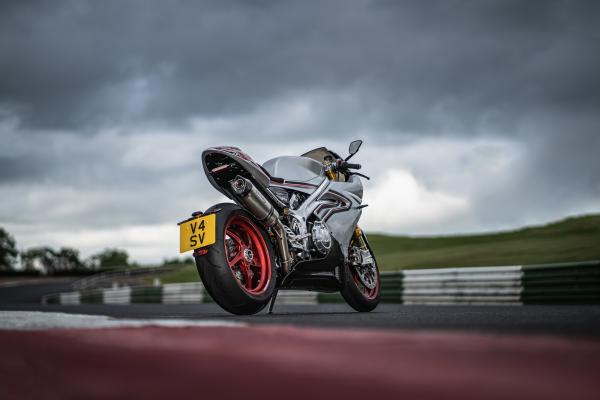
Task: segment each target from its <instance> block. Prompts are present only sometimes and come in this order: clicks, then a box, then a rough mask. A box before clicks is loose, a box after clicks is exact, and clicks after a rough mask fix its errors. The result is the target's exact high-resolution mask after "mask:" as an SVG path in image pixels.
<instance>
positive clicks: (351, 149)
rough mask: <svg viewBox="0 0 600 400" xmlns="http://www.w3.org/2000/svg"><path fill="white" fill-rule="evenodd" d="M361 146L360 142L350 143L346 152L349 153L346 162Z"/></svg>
mask: <svg viewBox="0 0 600 400" xmlns="http://www.w3.org/2000/svg"><path fill="white" fill-rule="evenodd" d="M361 145H362V140H360V139H359V140H354V141H353V142H351V143H350V147H349V148H348V152H349V153H350V155H349V156H348V158H346V160H349V159H350V157H352V156H353V155H355V154H356V153H357V152H358V149H360V146H361Z"/></svg>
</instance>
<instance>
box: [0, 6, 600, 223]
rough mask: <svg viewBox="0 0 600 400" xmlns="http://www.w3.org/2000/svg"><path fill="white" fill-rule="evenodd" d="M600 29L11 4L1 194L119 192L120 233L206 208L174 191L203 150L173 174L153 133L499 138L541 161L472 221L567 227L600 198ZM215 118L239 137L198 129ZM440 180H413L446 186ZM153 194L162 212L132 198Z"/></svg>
mask: <svg viewBox="0 0 600 400" xmlns="http://www.w3.org/2000/svg"><path fill="white" fill-rule="evenodd" d="M598 20H600V2H596V1H486V0H481V1H452V0H447V1H410V2H406V1H358V0H357V1H345V0H344V1H342V0H338V1H326V2H325V1H314V2H312V1H297V2H291V1H287V2H283V1H227V2H226V1H204V2H199V1H198V2H196V1H172V2H164V1H127V2H123V1H102V2H92V1H88V2H86V1H47V2H45V1H38V2H27V1H12V2H11V1H4V2H1V3H0V190H1V189H3V187H7V186H6V185H17V184H21V185H23V186H27V185H31V187H34V185H35V184H41V183H43V184H45V185H46V186H44V187H45V188H46V190H47V192H52V191H53V190H54V188H55V186H61V187H63V188H64V187H68V188H69V187H76V188H77V189H78V190H90V191H92V190H96V189H95V188H96V187H97V188H98V190H102V189H104V190H114V196H113V195H112V193H113V192H110V193H111V195H108V196H107V197H108V199H107V200H106V202H107V203H108V204H109V205H110V208H108V211H106V212H104V213H100V212H97V213H96V214H95V216H96V217H97V218H99V219H100V218H101V219H102V223H103V224H104V226H109V225H111V224H116V223H123V221H135V222H136V223H153V222H156V220H160V221H169V220H170V219H172V218H174V217H173V213H174V212H175V211H173V212H171V211H172V210H173V209H175V208H176V205H172V206H171V209H170V210H169V211H168V212H167V211H164V212H163V213H162V214H161V216H160V217H158V216H156V213H155V212H154V210H153V209H152V207H156V208H157V209H159V208H160V209H163V208H165V206H164V204H163V203H164V202H165V200H164V199H165V196H167V194H168V195H170V196H171V197H177V198H178V199H182V198H184V197H185V198H186V199H192V198H193V195H192V194H191V193H192V189H189V187H192V185H193V184H192V183H190V182H192V181H193V179H198V178H197V177H196V176H194V177H193V179H192V178H190V177H189V176H187V177H186V178H185V179H188V178H190V179H189V180H190V182H188V181H186V184H189V187H186V190H188V189H189V190H188V191H187V192H185V196H184V195H183V194H182V193H183V192H181V193H179V192H178V193H179V195H178V196H177V195H175V194H173V193H175V192H177V190H178V188H179V187H181V185H180V181H178V178H180V177H182V176H184V174H185V173H186V171H187V172H188V173H189V171H191V170H193V168H196V167H197V163H198V161H197V160H198V154H199V151H201V150H200V149H199V148H198V149H196V150H195V151H196V152H195V153H189V154H187V156H188V157H189V159H190V163H189V164H181V165H179V166H178V167H177V168H175V167H173V170H168V169H167V170H163V169H160V168H159V167H161V166H163V167H164V165H163V164H165V154H164V153H161V152H159V151H154V152H153V151H149V152H148V154H149V155H150V156H148V157H155V158H156V164H157V167H156V168H154V167H153V166H149V163H147V162H141V163H140V160H142V161H143V160H144V157H143V156H135V157H137V158H135V157H134V158H135V160H134V161H135V162H133V161H132V162H128V161H127V160H128V157H131V152H132V151H134V150H135V149H136V147H139V146H140V145H141V144H143V141H138V142H128V141H127V139H130V138H131V137H133V136H136V135H140V136H143V135H146V136H151V135H150V134H148V132H152V134H157V132H158V134H163V133H164V134H165V135H169V134H171V135H172V136H177V135H186V134H187V135H188V136H190V137H191V136H193V134H195V133H197V132H200V131H201V132H202V135H204V136H205V137H202V138H195V137H194V138H190V139H189V140H190V141H191V140H192V139H193V140H194V141H195V143H197V142H200V141H202V143H203V144H204V143H207V144H216V141H220V143H222V144H236V145H239V146H242V147H244V146H245V145H248V144H254V143H256V142H259V143H261V142H262V143H275V144H276V145H279V144H281V143H286V142H287V141H294V140H295V141H298V140H305V139H306V140H309V139H312V140H319V138H322V137H328V138H330V139H335V140H337V141H339V142H340V143H343V142H345V141H347V139H348V138H354V137H358V136H360V137H362V138H364V139H366V141H367V142H368V143H372V144H378V145H391V146H400V145H403V144H407V145H408V144H411V143H414V142H416V141H418V140H421V139H423V140H427V139H429V140H431V139H433V140H437V139H438V138H443V139H445V138H457V139H460V140H463V141H470V140H471V139H477V138H492V139H494V140H496V139H502V140H506V141H508V142H510V143H511V145H514V147H515V149H516V150H521V151H522V153H523V154H524V156H523V157H522V159H519V160H520V161H519V164H518V169H517V170H515V171H513V172H514V175H511V176H507V177H506V178H505V180H504V181H503V183H502V185H500V184H499V185H498V186H497V187H495V188H492V189H489V190H479V189H473V190H472V193H469V200H470V201H471V202H472V205H473V209H472V214H473V215H475V216H476V218H479V219H480V220H481V221H483V222H484V224H483V225H485V226H486V227H487V226H490V227H498V226H507V225H512V226H514V225H515V224H522V223H523V221H525V220H527V218H529V217H530V216H537V219H538V220H540V219H541V220H550V219H554V218H556V217H560V216H563V215H564V214H566V213H571V212H573V210H575V211H577V210H578V209H580V208H581V207H583V206H584V205H587V204H596V205H597V204H598V203H597V199H598V198H600V161H599V160H600V157H598V155H597V151H598V150H597V149H598V148H600V139H599V137H600V115H599V113H598V110H599V109H600V107H599V106H600V74H598V71H600V52H599V51H598V49H599V48H600V28H598ZM288 104H291V105H292V106H294V105H297V106H298V107H299V109H300V112H301V113H302V112H306V113H307V115H308V117H306V118H304V119H302V118H300V119H301V120H302V121H301V122H302V123H304V122H305V120H309V121H310V123H307V124H306V125H302V123H299V124H298V125H297V126H292V125H293V123H288V124H287V125H286V124H283V125H282V126H283V128H281V130H280V131H278V130H275V129H273V128H271V126H279V125H278V124H280V123H282V122H286V121H288V120H292V119H293V118H292V117H293V116H292V115H290V114H291V113H292V112H291V111H290V108H286V105H288ZM304 106H307V109H308V111H306V110H305V109H304V108H303V107H304ZM291 110H292V111H293V110H295V109H294V108H293V107H291ZM245 118H248V119H245ZM252 118H255V119H252ZM197 119H200V120H202V121H205V122H206V121H209V122H211V121H225V122H228V123H232V126H234V128H235V129H230V130H225V131H219V130H216V132H217V133H215V134H212V133H211V131H210V129H205V130H194V120H197ZM232 121H233V122H232ZM245 124H248V125H249V128H251V129H246V126H245ZM217 125H218V124H217ZM290 127H291V128H295V130H293V129H292V131H288V130H287V129H288V128H290ZM210 128H211V129H212V128H213V126H212V125H210ZM107 132H108V133H107ZM223 132H225V133H223ZM199 139H200V140H199ZM151 140H154V139H152V138H148V139H147V140H146V141H151ZM173 140H174V139H173ZM177 140H178V142H177V144H176V145H174V144H173V143H172V142H168V141H165V140H164V139H160V140H158V141H157V146H162V148H161V149H160V150H163V149H164V150H170V151H171V153H172V154H170V155H171V158H172V159H173V160H177V159H178V157H181V156H178V154H180V153H183V152H184V151H185V149H186V148H187V147H188V142H187V141H186V140H185V139H183V138H178V139H177ZM173 148H176V150H177V151H176V152H175V151H173ZM423 158H424V159H428V155H427V154H423ZM435 161H436V160H431V161H430V164H434V163H435ZM136 162H138V163H137V164H136ZM174 165H175V164H174ZM177 165H178V164H177ZM384 167H387V166H384ZM372 168H373V169H375V167H372ZM431 169H433V170H434V168H430V167H429V169H428V171H426V172H423V171H419V170H418V169H415V171H414V172H415V174H416V176H417V178H418V180H419V181H420V182H424V183H425V184H430V183H431V182H435V181H436V177H437V176H436V173H435V171H433V172H432V171H431ZM457 170H459V169H457ZM468 172H469V171H465V172H464V173H468ZM460 173H461V172H457V173H456V174H458V176H459V178H460ZM182 179H183V178H182ZM185 179H183V180H185ZM453 182H454V181H453ZM459 183H460V182H459ZM204 184H205V186H204V188H207V186H206V185H207V184H206V182H204ZM433 186H434V185H433V184H432V187H433ZM466 186H468V185H466ZM482 186H483V185H482ZM491 186H493V185H491ZM144 188H146V190H152V192H151V193H149V192H144ZM9 189H10V188H9ZM9 189H7V191H8V192H10V191H11V190H9ZM434 189H435V187H434ZM444 189H445V190H447V191H449V192H452V190H448V188H444ZM459 189H460V188H457V190H456V191H457V192H460V190H459ZM23 190H24V193H23V195H24V196H26V195H27V193H28V191H27V190H26V189H23ZM465 190H466V189H465ZM137 191H139V193H140V194H144V193H146V194H148V195H149V196H150V197H151V198H152V199H153V200H148V202H147V207H138V206H137V205H136V204H137V203H136V202H137V199H135V198H133V199H129V198H127V196H128V193H133V192H137ZM45 195H46V192H44V193H43V194H42V195H39V196H38V197H39V198H43V197H44V196H45ZM95 195H96V193H95V192H94V193H92V194H85V196H82V197H77V196H74V195H73V198H76V199H77V201H80V202H81V203H85V202H86V201H88V200H89V199H90V198H95V197H94V196H95ZM65 196H66V198H69V199H71V197H68V196H71V195H70V192H69V193H68V196H67V195H65ZM30 197H35V196H30ZM80 199H83V200H80ZM30 200H31V198H30ZM34 200H35V201H34ZM38 200H39V199H38V198H34V199H33V200H31V201H32V203H31V204H34V205H35V206H36V207H37V206H38V204H44V202H43V201H41V200H39V203H38V202H37V201H38ZM211 201H212V198H211ZM594 201H596V203H594ZM90 202H91V201H90ZM190 202H191V200H190ZM21 203H22V202H18V201H15V202H14V209H13V208H11V209H10V210H9V211H10V212H9V211H6V210H8V208H6V209H4V210H0V211H3V213H2V214H0V218H5V219H9V217H10V218H13V216H14V215H17V216H18V215H19V210H20V209H19V207H20V206H21ZM103 204H104V203H103ZM101 206H102V204H101V205H99V206H98V207H101ZM32 207H33V206H32ZM597 207H598V206H596V208H597ZM592 208H593V207H592ZM13 210H14V211H13ZM26 211H30V210H26ZM59 211H61V210H59ZM61 212H62V211H61ZM81 213H82V214H85V215H92V214H93V213H91V212H90V211H89V210H88V209H84V208H82V209H81ZM26 214H27V212H23V213H22V215H26ZM56 215H57V217H56V218H57V220H59V221H62V220H63V219H65V218H64V216H63V214H61V213H60V212H57V213H56ZM124 215H126V216H124ZM117 217H118V218H117ZM78 218H83V217H78ZM127 218H129V219H127ZM152 218H155V219H154V220H153V219H152ZM534 219H535V218H534ZM73 221H75V222H77V221H80V220H79V219H77V218H74V219H73ZM486 224H487V225H486Z"/></svg>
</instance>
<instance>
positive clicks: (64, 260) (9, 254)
mask: <svg viewBox="0 0 600 400" xmlns="http://www.w3.org/2000/svg"><path fill="white" fill-rule="evenodd" d="M132 266H136V265H135V263H134V264H131V263H130V262H129V255H128V254H127V251H125V250H121V249H105V250H103V251H101V252H98V253H96V254H94V255H92V256H91V257H88V258H86V259H83V260H82V259H81V258H80V255H79V250H77V249H74V248H71V247H61V248H60V249H58V250H55V249H52V248H50V247H48V246H40V247H33V248H30V249H27V250H24V251H18V250H17V244H16V241H15V239H14V238H13V237H12V235H10V234H9V233H8V232H7V231H6V230H5V229H3V228H2V227H0V272H1V271H18V270H20V271H26V272H35V271H37V272H40V273H43V274H47V275H52V274H55V273H57V272H62V271H82V270H94V269H100V268H114V267H132Z"/></svg>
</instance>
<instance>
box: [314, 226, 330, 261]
mask: <svg viewBox="0 0 600 400" xmlns="http://www.w3.org/2000/svg"><path fill="white" fill-rule="evenodd" d="M311 239H312V243H313V246H314V248H315V249H316V250H317V252H319V253H320V254H321V255H327V253H329V250H330V249H331V233H330V232H329V228H327V225H325V223H324V222H322V221H315V222H314V223H313V226H312V229H311Z"/></svg>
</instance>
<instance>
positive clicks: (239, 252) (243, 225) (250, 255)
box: [195, 203, 277, 315]
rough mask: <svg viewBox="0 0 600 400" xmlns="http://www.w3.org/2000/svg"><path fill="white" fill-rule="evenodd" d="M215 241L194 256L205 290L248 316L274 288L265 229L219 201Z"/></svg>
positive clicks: (224, 305)
mask: <svg viewBox="0 0 600 400" xmlns="http://www.w3.org/2000/svg"><path fill="white" fill-rule="evenodd" d="M217 209H220V211H219V212H218V214H217V222H216V242H215V243H214V244H213V245H212V246H210V247H208V248H207V249H208V253H206V254H205V255H199V256H195V260H196V268H197V269H198V274H199V275H200V279H202V283H203V284H204V287H205V288H206V291H207V292H208V293H209V294H210V296H211V297H212V298H213V300H214V301H215V302H216V303H217V304H218V305H219V306H221V307H222V308H223V309H225V310H227V311H229V312H230V313H233V314H240V315H249V314H255V313H257V312H259V311H260V310H262V309H263V308H264V307H265V306H266V305H267V303H268V302H269V300H270V298H271V296H272V294H273V290H274V288H275V281H276V278H277V277H276V272H275V259H274V256H273V254H274V253H273V247H272V245H271V242H270V240H269V236H268V235H267V233H266V232H265V230H264V229H263V228H262V227H261V226H260V225H258V224H257V223H256V222H255V221H254V219H253V218H252V216H251V215H250V214H249V213H248V212H246V211H245V210H243V209H242V208H241V207H239V206H238V205H236V204H231V203H221V204H217V205H215V206H213V207H211V208H209V209H208V210H207V211H206V214H209V213H211V212H214V211H216V210H217Z"/></svg>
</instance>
